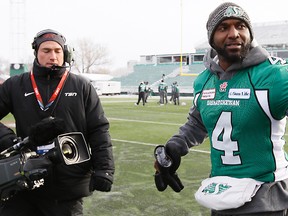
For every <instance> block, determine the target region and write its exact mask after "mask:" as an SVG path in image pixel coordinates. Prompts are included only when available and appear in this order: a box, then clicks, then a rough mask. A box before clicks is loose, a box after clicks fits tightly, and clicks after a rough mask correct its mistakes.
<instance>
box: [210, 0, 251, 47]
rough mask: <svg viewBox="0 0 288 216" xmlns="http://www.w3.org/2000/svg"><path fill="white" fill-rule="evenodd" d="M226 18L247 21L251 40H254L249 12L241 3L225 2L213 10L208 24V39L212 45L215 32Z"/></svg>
mask: <svg viewBox="0 0 288 216" xmlns="http://www.w3.org/2000/svg"><path fill="white" fill-rule="evenodd" d="M226 19H240V20H242V21H243V22H245V23H246V25H247V27H248V28H249V31H250V36H251V41H252V40H253V31H252V25H251V22H250V18H249V16H248V14H247V13H246V12H245V11H244V10H243V8H241V7H240V6H239V5H237V4H235V3H232V2H225V3H222V4H221V5H219V6H218V7H217V8H216V9H215V10H214V11H212V13H211V14H210V15H209V18H208V21H207V24H206V28H207V34H208V40H209V44H210V45H211V46H212V43H213V41H212V40H213V34H214V32H215V30H216V28H217V26H218V25H219V24H220V23H221V22H222V21H223V20H226Z"/></svg>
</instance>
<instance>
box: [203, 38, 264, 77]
mask: <svg viewBox="0 0 288 216" xmlns="http://www.w3.org/2000/svg"><path fill="white" fill-rule="evenodd" d="M268 56H269V53H268V52H267V51H266V50H265V49H264V48H262V47H261V46H260V45H258V43H257V41H256V40H255V39H254V40H253V41H252V43H251V48H250V50H249V52H248V53H247V56H246V57H245V58H244V59H243V61H242V62H241V63H235V64H232V65H231V66H230V67H228V68H227V70H226V71H224V70H223V69H222V68H221V67H220V66H219V64H218V62H219V59H218V55H217V53H216V51H215V50H214V49H213V48H210V49H209V50H208V51H207V53H206V54H205V56H204V60H203V61H204V66H205V67H206V69H208V70H210V71H211V72H212V73H215V74H218V75H219V77H220V78H221V77H222V78H223V76H227V75H229V76H231V75H233V74H234V73H236V72H237V71H238V70H240V69H244V68H247V67H251V66H254V65H258V64H260V63H262V62H264V61H265V60H266V59H267V58H268ZM224 72H225V74H223V73H224ZM228 73H229V74H228ZM222 75H223V76H222Z"/></svg>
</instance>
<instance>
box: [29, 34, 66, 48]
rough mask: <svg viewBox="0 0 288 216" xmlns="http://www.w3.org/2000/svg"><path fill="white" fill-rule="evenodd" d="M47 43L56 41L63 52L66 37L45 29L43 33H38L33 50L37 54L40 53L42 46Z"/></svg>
mask: <svg viewBox="0 0 288 216" xmlns="http://www.w3.org/2000/svg"><path fill="white" fill-rule="evenodd" d="M45 41H55V42H57V43H58V44H59V45H60V46H61V47H62V49H63V50H64V45H65V43H66V39H65V37H64V36H63V35H61V34H60V33H59V32H57V31H54V30H52V29H45V30H43V31H40V32H38V33H37V35H36V36H35V37H34V41H33V43H32V48H33V49H34V50H35V52H37V51H38V49H39V46H40V44H41V43H43V42H45Z"/></svg>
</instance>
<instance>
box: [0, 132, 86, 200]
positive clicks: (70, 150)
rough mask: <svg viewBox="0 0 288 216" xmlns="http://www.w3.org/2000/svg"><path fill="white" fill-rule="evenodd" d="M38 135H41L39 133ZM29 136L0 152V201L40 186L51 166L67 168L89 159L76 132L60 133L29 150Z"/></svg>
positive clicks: (83, 141) (78, 133)
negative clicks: (64, 166)
mask: <svg viewBox="0 0 288 216" xmlns="http://www.w3.org/2000/svg"><path fill="white" fill-rule="evenodd" d="M40 134H41V133H40ZM29 140H32V139H29V137H26V138H24V139H23V140H20V141H18V142H17V143H16V144H15V145H13V146H12V147H10V148H8V149H6V150H4V151H2V152H1V153H0V173H1V176H0V198H1V201H6V200H8V199H9V198H11V197H12V196H13V195H15V194H16V193H17V192H18V191H21V190H33V189H35V188H39V187H41V186H43V185H44V177H45V176H47V175H48V169H49V168H50V167H51V165H53V164H57V163H64V164H65V165H67V166H70V165H74V164H79V163H82V162H85V161H87V160H89V159H90V151H89V148H88V146H87V144H86V142H85V139H84V136H83V134H82V133H80V132H72V133H65V134H60V135H58V136H57V137H56V138H54V139H52V140H51V141H50V142H49V143H48V142H47V145H38V146H37V148H36V150H35V151H33V150H30V149H32V148H30V146H31V142H30V141H29Z"/></svg>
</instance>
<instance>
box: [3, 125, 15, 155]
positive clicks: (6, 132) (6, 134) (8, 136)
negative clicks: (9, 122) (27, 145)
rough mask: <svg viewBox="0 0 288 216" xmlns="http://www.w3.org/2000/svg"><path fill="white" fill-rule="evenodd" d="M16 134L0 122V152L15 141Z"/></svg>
mask: <svg viewBox="0 0 288 216" xmlns="http://www.w3.org/2000/svg"><path fill="white" fill-rule="evenodd" d="M17 141H18V140H17V136H16V134H15V133H14V131H13V130H12V129H11V128H9V127H7V126H5V125H4V124H2V123H0V152H2V151H3V150H5V149H7V148H9V147H11V146H13V145H14V144H15V143H17Z"/></svg>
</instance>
